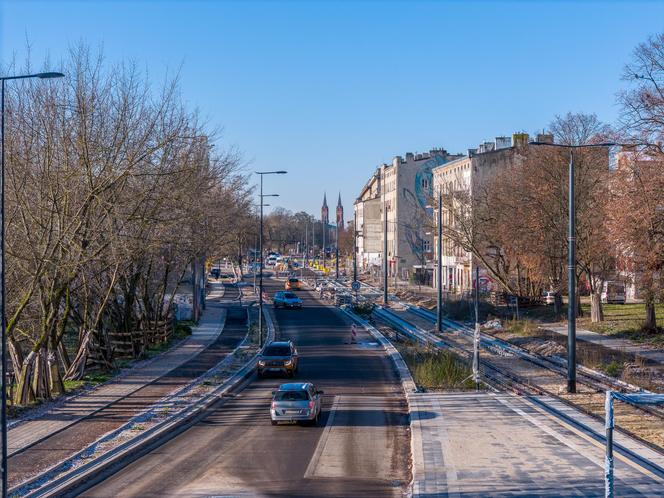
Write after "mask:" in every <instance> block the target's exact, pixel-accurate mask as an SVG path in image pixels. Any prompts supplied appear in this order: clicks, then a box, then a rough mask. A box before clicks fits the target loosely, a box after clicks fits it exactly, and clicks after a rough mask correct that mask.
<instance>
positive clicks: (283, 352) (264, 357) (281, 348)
mask: <svg viewBox="0 0 664 498" xmlns="http://www.w3.org/2000/svg"><path fill="white" fill-rule="evenodd" d="M256 370H257V372H258V377H263V376H264V375H265V374H267V373H284V374H286V375H287V376H288V377H293V375H295V372H297V349H295V345H294V344H293V343H292V342H291V341H273V342H271V343H270V344H268V345H267V346H265V349H264V350H263V352H262V353H261V354H260V355H259V356H258V366H257V368H256Z"/></svg>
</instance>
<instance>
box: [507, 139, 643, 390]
mask: <svg viewBox="0 0 664 498" xmlns="http://www.w3.org/2000/svg"><path fill="white" fill-rule="evenodd" d="M528 145H541V146H546V147H564V148H567V149H569V150H570V153H569V187H568V189H569V190H568V193H569V204H568V216H569V219H568V231H567V295H568V303H567V392H568V393H575V392H576V304H577V303H576V233H575V232H576V205H575V202H574V149H580V148H582V147H584V148H585V147H613V146H616V145H623V146H629V147H633V146H634V145H635V144H618V143H614V142H606V143H598V144H579V145H569V144H556V143H549V142H528ZM517 303H518V296H517Z"/></svg>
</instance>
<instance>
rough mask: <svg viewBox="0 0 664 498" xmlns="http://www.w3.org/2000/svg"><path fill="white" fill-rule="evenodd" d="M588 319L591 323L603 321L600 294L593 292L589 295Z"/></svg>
mask: <svg viewBox="0 0 664 498" xmlns="http://www.w3.org/2000/svg"><path fill="white" fill-rule="evenodd" d="M590 321H591V322H593V323H598V322H603V321H604V308H603V307H602V294H601V293H599V292H593V293H592V294H591V295H590Z"/></svg>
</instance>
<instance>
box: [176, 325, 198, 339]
mask: <svg viewBox="0 0 664 498" xmlns="http://www.w3.org/2000/svg"><path fill="white" fill-rule="evenodd" d="M195 325H196V323H195V322H193V321H192V320H181V321H177V322H175V327H173V337H174V338H175V339H184V338H185V337H187V336H190V335H191V328H192V327H194V326H195Z"/></svg>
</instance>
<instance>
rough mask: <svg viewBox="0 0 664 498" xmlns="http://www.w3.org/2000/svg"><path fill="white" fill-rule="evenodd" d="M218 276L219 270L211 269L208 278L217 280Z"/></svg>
mask: <svg viewBox="0 0 664 498" xmlns="http://www.w3.org/2000/svg"><path fill="white" fill-rule="evenodd" d="M220 275H221V270H219V268H212V269H211V270H210V276H211V277H212V278H219V277H220Z"/></svg>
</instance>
